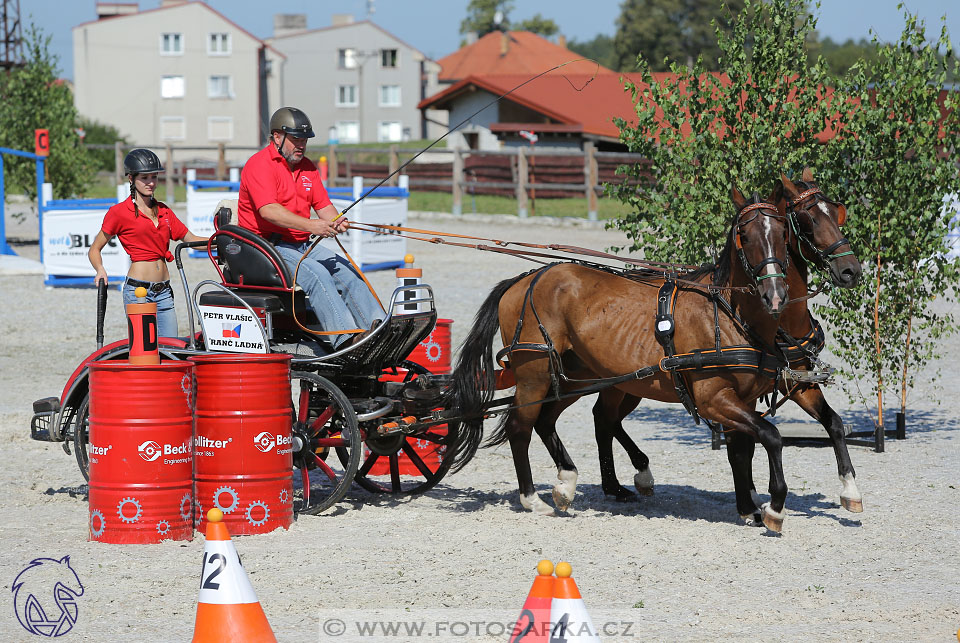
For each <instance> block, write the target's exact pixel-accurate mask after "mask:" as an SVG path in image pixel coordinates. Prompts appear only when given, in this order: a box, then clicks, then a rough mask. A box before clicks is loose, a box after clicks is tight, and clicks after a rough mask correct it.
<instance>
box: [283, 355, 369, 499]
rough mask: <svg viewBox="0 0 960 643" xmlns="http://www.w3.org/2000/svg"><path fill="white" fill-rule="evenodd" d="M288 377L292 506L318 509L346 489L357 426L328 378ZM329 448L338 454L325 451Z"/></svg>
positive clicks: (356, 458)
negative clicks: (291, 439) (291, 448)
mask: <svg viewBox="0 0 960 643" xmlns="http://www.w3.org/2000/svg"><path fill="white" fill-rule="evenodd" d="M290 383H291V391H292V394H293V467H294V476H293V478H294V480H293V496H294V510H295V511H296V512H297V513H305V514H318V513H320V512H322V511H324V510H325V509H328V508H329V507H331V506H332V505H334V504H335V503H337V502H339V501H340V500H341V499H342V498H343V497H344V496H345V495H346V494H347V491H348V490H349V489H350V484H351V483H352V482H353V478H354V476H355V475H356V473H357V467H358V466H359V465H360V455H361V453H362V450H361V437H360V428H359V427H358V426H357V415H356V413H354V411H353V406H352V405H351V404H350V401H349V400H348V399H347V397H346V396H345V395H344V394H343V393H342V392H341V391H340V389H339V388H337V387H336V386H335V385H334V384H333V383H332V382H331V381H330V380H327V379H325V378H323V377H320V376H319V375H316V374H314V373H305V372H302V371H293V372H291V373H290ZM331 450H333V451H336V453H337V457H336V458H330V457H328V456H329V454H330V451H331ZM298 474H299V475H298Z"/></svg>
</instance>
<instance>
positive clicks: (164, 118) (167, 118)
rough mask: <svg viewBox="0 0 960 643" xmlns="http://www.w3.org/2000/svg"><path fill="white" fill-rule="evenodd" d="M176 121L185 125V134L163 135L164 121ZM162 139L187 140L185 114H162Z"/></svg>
mask: <svg viewBox="0 0 960 643" xmlns="http://www.w3.org/2000/svg"><path fill="white" fill-rule="evenodd" d="M165 122H166V123H176V122H179V123H180V124H181V125H182V126H183V135H182V136H167V137H165V136H164V135H163V125H162V123H165ZM160 123H161V126H160V140H161V141H185V140H187V119H186V118H185V117H184V116H161V117H160Z"/></svg>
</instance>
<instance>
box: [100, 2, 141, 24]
mask: <svg viewBox="0 0 960 643" xmlns="http://www.w3.org/2000/svg"><path fill="white" fill-rule="evenodd" d="M139 10H140V7H138V6H137V3H136V2H133V3H130V2H98V3H97V20H103V19H105V18H116V17H117V16H129V15H130V14H134V13H137V12H138V11H139Z"/></svg>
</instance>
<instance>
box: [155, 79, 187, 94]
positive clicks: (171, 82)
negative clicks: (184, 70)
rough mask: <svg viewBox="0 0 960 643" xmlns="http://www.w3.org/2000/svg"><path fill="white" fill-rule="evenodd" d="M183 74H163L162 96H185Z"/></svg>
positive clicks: (161, 80) (161, 81)
mask: <svg viewBox="0 0 960 643" xmlns="http://www.w3.org/2000/svg"><path fill="white" fill-rule="evenodd" d="M184 87H185V85H184V82H183V76H162V77H161V78H160V97H161V98H183V94H184Z"/></svg>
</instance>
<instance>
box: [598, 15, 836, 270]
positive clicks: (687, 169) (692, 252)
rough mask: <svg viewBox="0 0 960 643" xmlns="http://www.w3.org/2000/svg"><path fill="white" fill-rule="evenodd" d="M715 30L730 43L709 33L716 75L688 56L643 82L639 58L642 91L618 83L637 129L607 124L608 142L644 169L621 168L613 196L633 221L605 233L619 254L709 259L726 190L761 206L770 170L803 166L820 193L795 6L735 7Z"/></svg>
mask: <svg viewBox="0 0 960 643" xmlns="http://www.w3.org/2000/svg"><path fill="white" fill-rule="evenodd" d="M725 20H727V21H729V22H730V23H731V24H732V30H731V32H730V33H729V35H724V33H723V31H722V30H718V32H717V33H718V44H719V51H720V55H719V62H720V65H721V66H722V68H723V70H724V71H723V75H719V74H716V73H712V72H710V71H709V70H708V69H707V68H706V66H705V64H704V59H703V58H702V57H699V58H697V60H696V62H695V63H694V64H693V66H692V67H688V66H687V65H686V64H684V63H679V64H678V63H676V62H674V63H672V64H671V67H670V69H671V73H670V74H669V75H667V76H663V75H659V76H656V77H655V76H654V74H653V72H654V69H653V63H652V61H649V60H648V59H647V58H646V57H645V56H640V57H639V59H638V67H639V69H640V73H641V77H642V81H641V82H638V83H637V84H632V83H627V86H628V88H629V89H630V91H631V92H632V93H633V100H634V103H635V104H636V113H637V121H636V123H635V124H628V123H626V122H624V121H618V125H619V127H620V129H621V133H620V137H621V140H622V141H623V142H624V143H626V144H627V146H628V148H629V150H630V151H632V152H638V153H640V154H642V155H643V156H644V157H645V158H647V159H649V163H638V164H635V165H633V166H630V167H625V168H621V169H622V170H623V171H624V173H625V174H626V175H627V176H628V180H627V181H625V182H624V183H623V184H622V185H620V186H618V187H616V188H614V189H613V192H614V193H615V194H616V195H617V196H618V197H619V198H620V200H622V201H624V202H626V203H628V204H629V205H630V206H631V207H632V209H633V213H632V214H630V215H629V216H627V217H624V218H621V219H619V220H618V221H616V223H615V225H616V226H617V227H618V228H620V229H621V230H623V231H624V232H625V233H626V234H627V237H628V238H629V239H631V241H632V246H631V250H642V251H643V252H644V253H645V255H646V256H647V257H648V258H651V259H659V260H665V261H677V262H680V263H686V264H697V263H702V262H704V261H709V260H711V259H712V257H715V256H716V255H717V254H718V252H719V247H722V245H723V243H724V239H723V233H724V231H725V230H726V226H727V224H728V222H729V219H730V215H731V214H732V213H731V205H730V199H729V193H730V185H731V183H732V182H735V183H736V184H737V185H738V187H740V188H741V189H742V190H745V191H747V192H752V191H758V192H761V193H762V195H763V196H766V194H767V193H768V192H769V191H770V190H771V189H772V188H773V187H774V185H775V181H776V180H777V177H778V176H779V173H780V171H781V170H783V171H785V172H787V173H788V174H790V173H791V172H794V173H796V174H798V173H799V171H800V169H802V168H803V167H804V166H805V165H810V166H812V167H814V168H816V169H817V171H818V173H819V175H820V176H819V177H818V178H822V179H826V180H825V185H830V184H831V183H832V181H831V178H832V177H830V176H823V175H824V171H825V168H823V167H821V166H822V165H823V164H822V163H820V159H821V158H822V155H823V150H822V146H820V145H818V144H817V141H816V138H815V134H817V133H818V132H819V131H820V130H822V129H823V123H824V119H825V117H826V114H827V111H826V105H825V102H824V101H822V100H821V94H820V91H819V90H818V87H819V85H820V83H821V82H822V79H823V76H824V70H823V65H822V64H819V63H814V64H808V62H809V61H808V60H807V55H806V50H805V49H804V47H803V43H804V41H805V39H806V37H807V35H808V34H809V32H810V31H811V30H812V29H813V19H812V18H811V17H810V16H809V15H808V14H807V13H806V11H805V8H804V3H803V2H797V1H794V0H772V1H770V2H763V1H762V0H746V1H745V2H744V6H743V8H742V10H741V11H740V13H739V15H738V17H737V19H736V20H733V19H732V16H729V15H728V16H727V17H726V18H725ZM788 96H789V100H788ZM828 174H829V173H828ZM637 180H639V181H640V182H641V186H640V189H636V188H635V187H634V185H633V184H634V183H635V182H636V181H637Z"/></svg>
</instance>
